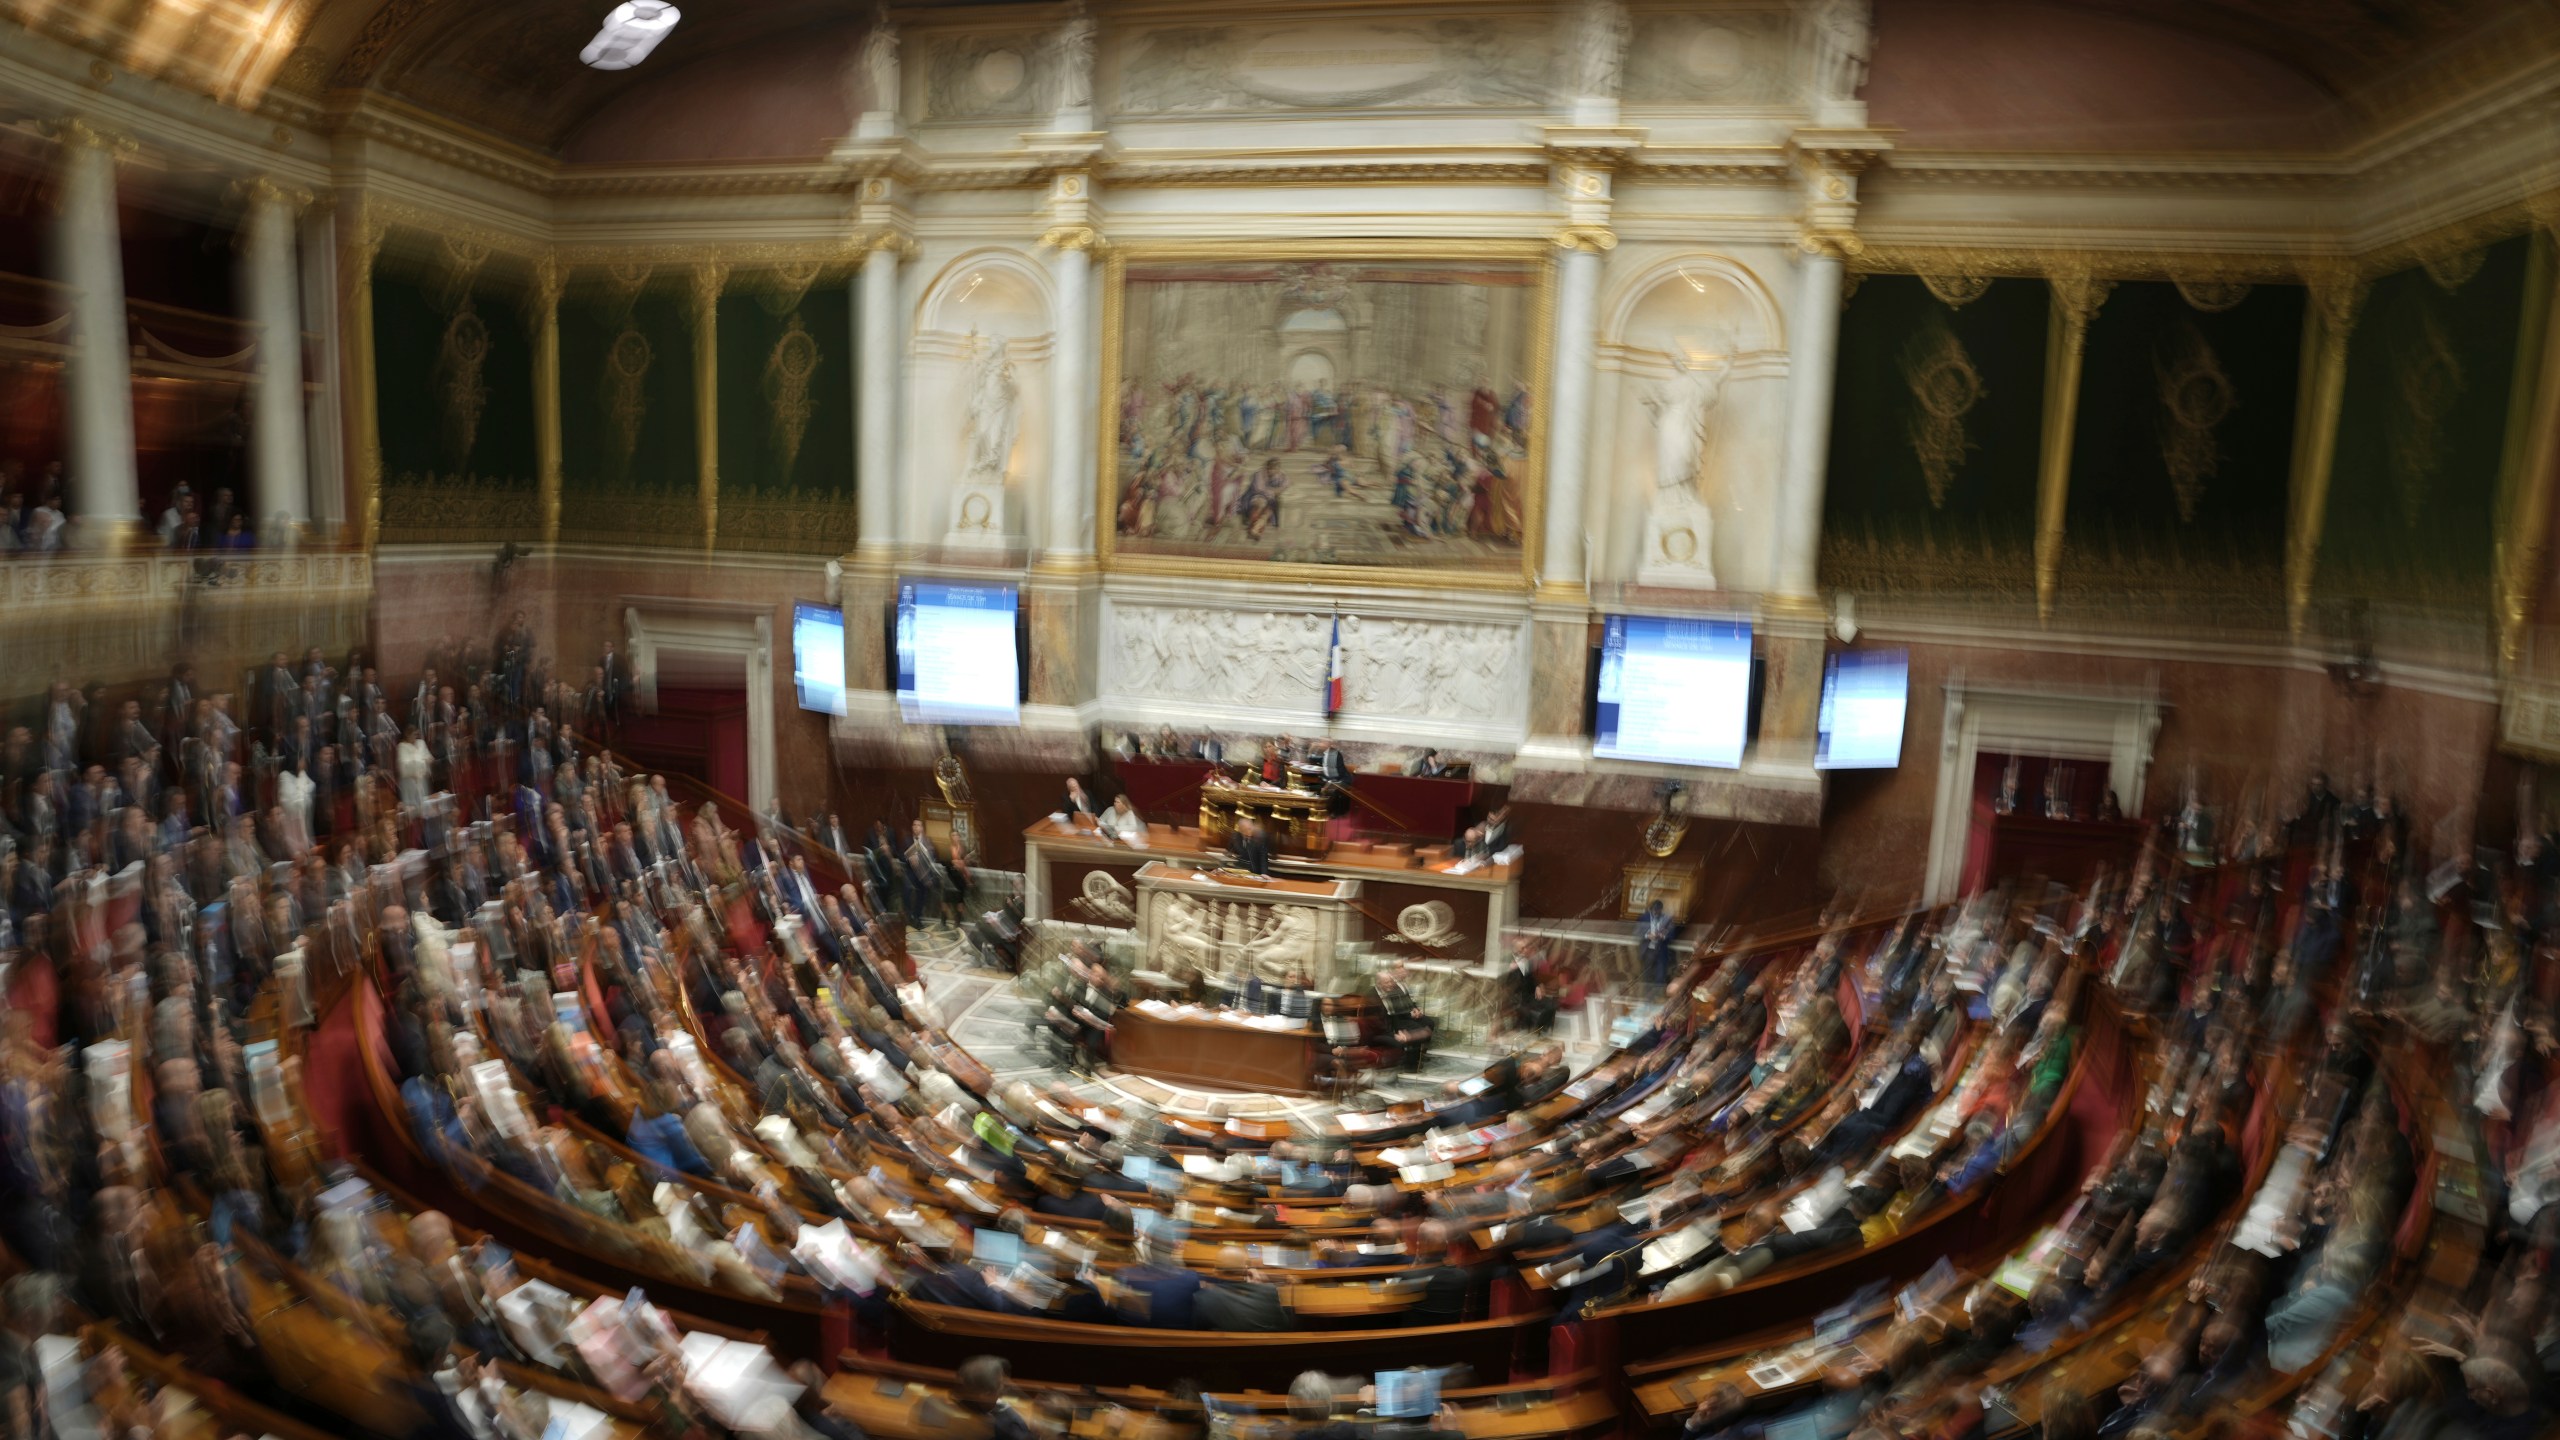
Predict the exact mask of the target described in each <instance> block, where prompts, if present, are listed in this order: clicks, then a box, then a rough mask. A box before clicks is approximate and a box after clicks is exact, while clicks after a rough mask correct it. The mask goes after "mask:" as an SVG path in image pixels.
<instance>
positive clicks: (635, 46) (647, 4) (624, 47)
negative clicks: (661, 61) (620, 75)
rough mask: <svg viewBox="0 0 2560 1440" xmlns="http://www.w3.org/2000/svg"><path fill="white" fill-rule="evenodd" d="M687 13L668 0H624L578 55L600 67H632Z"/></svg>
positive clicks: (647, 56) (616, 68) (612, 68)
mask: <svg viewBox="0 0 2560 1440" xmlns="http://www.w3.org/2000/svg"><path fill="white" fill-rule="evenodd" d="M683 18H684V12H683V11H681V10H678V9H677V8H676V7H674V6H673V5H670V4H667V3H666V0H623V3H621V4H619V5H616V6H614V7H613V13H612V14H610V15H607V16H605V17H604V24H603V25H602V26H600V27H598V28H597V30H596V38H594V39H593V40H590V41H588V42H587V48H586V49H584V50H581V51H579V52H578V58H579V59H581V60H583V61H585V62H587V64H588V65H590V66H592V67H594V68H595V69H598V70H628V69H630V68H631V67H632V66H634V65H637V64H639V63H640V62H641V61H643V60H646V59H648V58H649V52H650V51H652V50H655V49H657V48H658V42H659V41H661V40H664V39H666V38H667V32H668V31H670V30H673V29H674V28H676V22H677V21H678V20H681V19H683Z"/></svg>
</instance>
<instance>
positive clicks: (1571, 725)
mask: <svg viewBox="0 0 2560 1440" xmlns="http://www.w3.org/2000/svg"><path fill="white" fill-rule="evenodd" d="M1531 613H1532V615H1533V617H1534V618H1533V619H1532V621H1531V624H1530V633H1529V743H1530V744H1531V745H1533V746H1537V745H1546V746H1554V745H1557V744H1571V743H1573V742H1575V741H1578V740H1585V739H1587V738H1588V737H1586V736H1584V734H1583V729H1582V709H1583V705H1582V702H1583V698H1584V692H1585V690H1587V689H1588V688H1589V684H1590V678H1591V616H1590V612H1589V610H1588V608H1587V607H1585V606H1567V605H1540V606H1537V607H1536V608H1535V609H1534V610H1533V611H1532V612H1531Z"/></svg>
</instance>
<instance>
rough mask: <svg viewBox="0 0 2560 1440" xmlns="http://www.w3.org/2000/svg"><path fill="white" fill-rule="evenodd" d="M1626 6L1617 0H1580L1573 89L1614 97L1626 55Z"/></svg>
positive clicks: (1589, 96) (1581, 95)
mask: <svg viewBox="0 0 2560 1440" xmlns="http://www.w3.org/2000/svg"><path fill="white" fill-rule="evenodd" d="M1628 33H1629V32H1628V22H1627V7H1626V6H1625V5H1624V4H1622V3H1620V0H1583V5H1582V12H1581V15H1580V16H1579V18H1578V19H1577V22H1576V23H1575V25H1574V34H1573V93H1574V96H1575V97H1576V98H1578V99H1585V100H1615V99H1617V98H1618V85H1619V78H1620V75H1621V73H1622V71H1623V69H1624V67H1625V64H1626V58H1627V36H1628Z"/></svg>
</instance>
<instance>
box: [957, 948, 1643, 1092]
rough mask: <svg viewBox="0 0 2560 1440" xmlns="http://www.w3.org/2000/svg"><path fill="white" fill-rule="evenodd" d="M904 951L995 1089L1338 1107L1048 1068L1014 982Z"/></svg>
mask: <svg viewBox="0 0 2560 1440" xmlns="http://www.w3.org/2000/svg"><path fill="white" fill-rule="evenodd" d="M907 951H908V954H909V955H910V956H912V957H913V958H914V960H915V962H916V973H917V976H918V977H919V978H920V979H921V980H922V981H923V982H924V987H925V996H926V999H927V1000H928V1002H929V1003H930V1004H931V1005H932V1007H933V1010H934V1013H935V1015H936V1016H938V1017H939V1018H940V1020H941V1023H942V1028H943V1029H944V1030H945V1031H946V1032H948V1033H949V1034H950V1036H951V1038H952V1039H954V1040H957V1041H959V1042H960V1044H961V1045H963V1046H964V1047H966V1048H967V1049H968V1051H969V1053H970V1054H972V1055H975V1056H977V1057H978V1060H979V1062H980V1063H981V1064H983V1065H985V1066H986V1067H987V1068H988V1069H989V1070H991V1071H993V1072H995V1077H996V1081H997V1083H999V1084H1002V1083H1005V1082H1007V1081H1012V1080H1028V1081H1031V1082H1033V1083H1034V1084H1041V1085H1047V1084H1052V1083H1062V1084H1065V1085H1067V1086H1068V1087H1069V1088H1071V1089H1073V1090H1075V1091H1076V1092H1077V1093H1078V1094H1082V1095H1085V1096H1088V1097H1091V1098H1093V1099H1095V1100H1099V1101H1102V1102H1104V1103H1111V1104H1117V1103H1121V1102H1124V1101H1129V1100H1136V1101H1141V1102H1143V1103H1145V1104H1147V1105H1149V1106H1152V1107H1154V1108H1156V1109H1158V1110H1163V1111H1167V1112H1170V1113H1174V1114H1179V1115H1211V1114H1223V1115H1229V1116H1244V1117H1249V1118H1266V1117H1270V1118H1276V1117H1280V1116H1286V1117H1288V1118H1289V1119H1291V1120H1294V1121H1297V1122H1299V1123H1301V1124H1304V1125H1307V1126H1309V1127H1311V1128H1313V1127H1316V1126H1319V1125H1320V1124H1321V1122H1322V1121H1323V1120H1324V1119H1325V1118H1326V1117H1328V1116H1329V1115H1331V1114H1332V1113H1333V1112H1334V1110H1335V1109H1336V1108H1337V1107H1336V1106H1335V1104H1334V1103H1333V1102H1332V1101H1329V1100H1317V1099H1314V1098H1311V1097H1305V1096H1292V1095H1265V1094H1259V1093H1255V1092H1251V1091H1230V1090H1204V1089H1196V1088H1193V1087H1189V1086H1184V1085H1178V1084H1172V1083H1168V1082H1166V1081H1162V1080H1155V1079H1150V1078H1149V1077H1147V1076H1144V1075H1137V1074H1131V1073H1127V1072H1113V1071H1106V1072H1105V1073H1103V1074H1101V1075H1098V1076H1094V1077H1090V1078H1088V1077H1085V1076H1080V1075H1077V1074H1075V1073H1074V1072H1072V1071H1069V1070H1066V1069H1064V1068H1061V1067H1059V1066H1056V1065H1053V1064H1051V1063H1050V1061H1049V1058H1048V1055H1047V1053H1046V1051H1045V1049H1043V1048H1042V1047H1041V1046H1040V1044H1039V1042H1038V1041H1037V1039H1036V1038H1035V1036H1034V1035H1033V1033H1032V1030H1031V1025H1030V1021H1031V1017H1032V1012H1031V1008H1030V1006H1029V1004H1028V1003H1027V1002H1026V1001H1025V1000H1024V999H1023V997H1022V996H1021V994H1020V993H1019V992H1018V991H1017V990H1016V989H1015V986H1014V979H1013V977H1012V976H1010V975H1007V974H1005V973H1004V972H1002V971H1000V970H995V969H991V968H989V967H987V966H985V965H981V964H979V963H978V962H977V961H976V960H975V959H974V958H973V957H972V955H971V953H970V951H969V948H968V946H967V945H965V944H963V943H962V941H961V940H960V937H959V936H958V934H957V933H956V932H953V931H950V930H947V929H940V928H936V929H927V930H911V931H909V932H908V940H907ZM1561 1038H1564V1039H1565V1042H1566V1044H1565V1053H1566V1056H1567V1058H1568V1059H1569V1060H1570V1061H1571V1063H1572V1066H1573V1068H1574V1069H1575V1070H1576V1071H1580V1070H1583V1069H1585V1068H1587V1067H1589V1066H1590V1065H1592V1064H1594V1063H1597V1061H1598V1060H1599V1059H1600V1058H1601V1057H1602V1055H1603V1054H1605V1053H1606V1052H1605V1051H1604V1049H1603V1048H1602V1047H1600V1046H1598V1045H1595V1044H1591V1043H1589V1042H1588V1041H1586V1040H1584V1039H1581V1038H1579V1037H1574V1036H1567V1037H1561ZM1491 1058H1492V1056H1491V1055H1490V1054H1488V1053H1487V1052H1485V1051H1482V1050H1474V1049H1452V1050H1436V1051H1434V1052H1432V1055H1431V1058H1430V1060H1429V1062H1428V1063H1427V1064H1426V1065H1425V1067H1424V1068H1423V1070H1422V1071H1421V1073H1419V1074H1416V1075H1409V1076H1403V1077H1399V1078H1396V1079H1393V1080H1390V1081H1386V1082H1384V1083H1382V1084H1381V1085H1380V1086H1379V1087H1378V1088H1377V1090H1376V1091H1375V1092H1374V1093H1375V1094H1376V1095H1377V1096H1378V1097H1379V1099H1381V1100H1405V1099H1416V1098H1419V1097H1421V1096H1423V1095H1425V1094H1428V1093H1429V1092H1430V1091H1432V1090H1434V1089H1436V1088H1438V1087H1439V1086H1441V1085H1443V1084H1445V1083H1447V1082H1449V1081H1451V1080H1457V1079H1463V1078H1465V1077H1466V1076H1469V1075H1473V1074H1475V1073H1477V1072H1478V1071H1480V1070H1482V1069H1483V1068H1484V1067H1485V1065H1486V1064H1487V1063H1488V1062H1489V1061H1490V1060H1491Z"/></svg>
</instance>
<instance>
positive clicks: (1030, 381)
mask: <svg viewBox="0 0 2560 1440" xmlns="http://www.w3.org/2000/svg"><path fill="white" fill-rule="evenodd" d="M1054 313H1055V311H1054V309H1053V307H1052V304H1051V295H1050V289H1049V276H1048V272H1047V271H1046V270H1045V269H1044V268H1043V267H1042V266H1041V265H1040V264H1039V263H1038V262H1037V261H1035V260H1033V259H1032V258H1031V257H1029V256H1027V255H1024V254H1022V253H1021V252H1019V251H1014V250H1006V249H1000V248H989V249H981V250H972V251H968V252H965V253H963V254H960V255H957V256H954V257H953V258H952V259H951V260H950V261H948V262H947V263H945V264H944V265H942V266H941V267H940V268H939V269H937V270H936V271H934V273H933V277H932V279H931V280H929V281H928V282H927V283H926V285H925V287H924V291H923V294H922V296H921V297H920V298H919V300H918V302H917V305H916V326H915V330H914V332H913V338H912V339H911V340H910V342H909V347H908V374H909V377H910V383H909V385H908V388H907V405H908V412H907V427H906V432H905V433H906V435H907V437H908V440H907V445H906V457H907V465H906V475H907V484H908V486H909V487H910V489H909V494H908V504H907V508H906V513H907V514H908V515H909V516H910V517H913V518H912V520H911V523H910V525H909V533H908V537H907V538H908V539H910V540H914V541H919V542H922V543H927V544H931V543H936V542H942V541H945V540H946V539H949V538H951V537H952V536H953V535H954V533H955V532H956V531H957V530H958V528H959V525H960V519H961V517H960V516H959V515H958V513H957V512H956V508H955V506H956V499H955V496H956V491H957V488H958V481H959V479H960V475H961V472H962V470H963V468H964V466H965V464H966V460H967V455H968V422H967V418H966V417H967V416H968V413H969V395H968V386H969V378H970V375H971V373H972V372H971V359H972V356H973V354H974V353H975V349H976V347H977V346H979V345H981V344H985V345H1000V346H1002V347H1004V353H1005V358H1006V360H1007V361H1009V362H1010V363H1011V364H1012V366H1013V383H1014V390H1015V396H1016V400H1015V410H1014V414H1015V417H1016V418H1015V425H1014V439H1013V449H1012V451H1011V452H1010V459H1009V461H1008V463H1007V464H1006V467H1005V503H1004V507H1003V508H1004V514H1003V516H1002V518H1001V522H1000V523H999V524H998V526H997V527H996V528H997V532H998V533H997V534H995V535H992V536H983V537H981V538H980V540H979V541H978V542H975V543H985V542H986V541H989V540H1001V541H1003V542H1005V543H1020V542H1023V541H1026V540H1029V539H1031V538H1033V527H1035V526H1036V525H1037V524H1038V523H1039V517H1040V516H1041V515H1043V514H1044V513H1045V509H1046V507H1044V506H1043V505H1041V504H1040V503H1039V502H1040V497H1041V494H1042V492H1043V488H1044V487H1045V485H1046V484H1047V481H1048V477H1049V429H1050V415H1049V366H1050V355H1051V352H1052V351H1053V349H1054V348H1055V337H1054V336H1053V334H1052V330H1053V328H1054V324H1055V322H1054V321H1053V320H1052V318H1051V317H1052V316H1053V314H1054Z"/></svg>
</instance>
